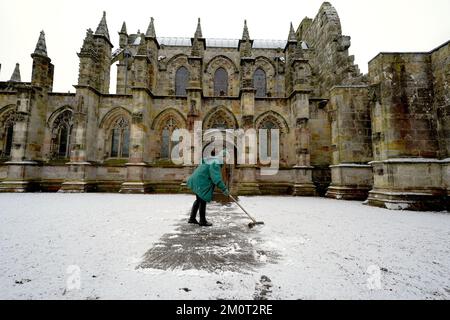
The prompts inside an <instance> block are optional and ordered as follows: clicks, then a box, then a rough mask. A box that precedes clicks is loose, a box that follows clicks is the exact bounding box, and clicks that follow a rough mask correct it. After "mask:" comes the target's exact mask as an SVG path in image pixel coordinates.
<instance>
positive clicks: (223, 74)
mask: <svg viewBox="0 0 450 320" xmlns="http://www.w3.org/2000/svg"><path fill="white" fill-rule="evenodd" d="M214 95H215V96H221V97H223V96H227V95H228V73H227V71H226V70H225V69H224V68H219V69H217V70H216V73H215V74H214Z"/></svg>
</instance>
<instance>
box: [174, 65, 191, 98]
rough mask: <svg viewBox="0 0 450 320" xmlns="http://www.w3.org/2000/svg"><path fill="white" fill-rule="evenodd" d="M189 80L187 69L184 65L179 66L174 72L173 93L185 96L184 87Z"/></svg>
mask: <svg viewBox="0 0 450 320" xmlns="http://www.w3.org/2000/svg"><path fill="white" fill-rule="evenodd" d="M188 81H189V71H188V69H187V68H186V67H180V68H179V69H178V70H177V72H176V74H175V95H177V96H186V88H187V85H188Z"/></svg>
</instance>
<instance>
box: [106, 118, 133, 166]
mask: <svg viewBox="0 0 450 320" xmlns="http://www.w3.org/2000/svg"><path fill="white" fill-rule="evenodd" d="M129 156H130V126H129V124H128V121H127V120H126V119H124V118H123V117H120V118H119V119H118V120H117V121H116V122H115V124H114V126H113V128H112V129H111V152H110V157H111V158H128V157H129Z"/></svg>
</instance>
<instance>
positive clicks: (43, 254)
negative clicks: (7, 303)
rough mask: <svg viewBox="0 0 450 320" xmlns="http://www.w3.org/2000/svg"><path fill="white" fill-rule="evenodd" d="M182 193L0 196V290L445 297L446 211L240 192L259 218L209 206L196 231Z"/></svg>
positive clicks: (449, 250) (449, 285)
mask: <svg viewBox="0 0 450 320" xmlns="http://www.w3.org/2000/svg"><path fill="white" fill-rule="evenodd" d="M193 200H194V198H193V197H192V196H189V195H116V194H0V261H1V264H0V287H1V288H2V290H0V299H266V298H268V299H449V298H450V277H449V270H450V241H449V237H450V215H449V214H448V213H445V212H442V213H429V212H411V211H389V210H385V209H380V208H373V207H368V206H365V205H363V204H362V203H360V202H350V201H337V200H332V199H322V198H294V197H241V199H240V201H241V203H242V205H243V206H244V207H245V208H246V209H247V210H248V211H249V212H250V213H251V214H252V215H254V216H255V217H256V218H257V220H258V221H264V222H265V225H264V226H258V227H256V228H254V229H248V228H247V225H246V224H247V223H248V222H249V221H248V220H247V219H246V217H245V215H244V214H243V213H242V212H241V211H239V208H238V207H237V206H236V205H235V204H232V205H230V204H228V205H221V204H219V203H212V204H209V205H208V217H209V218H210V220H211V222H212V223H214V226H213V228H210V229H202V228H199V227H198V226H193V225H187V224H186V223H185V222H186V219H187V216H188V211H189V209H190V207H191V205H192V202H193ZM191 241H192V242H191ZM159 253H162V255H158V254H159ZM165 253H166V254H165ZM194 253H199V255H198V257H197V258H198V259H201V258H203V259H205V260H200V261H197V260H195V259H194V258H195V256H194ZM148 257H150V260H146V258H148ZM171 257H177V259H175V260H174V259H171ZM219 258H222V259H219ZM198 262H200V265H201V267H200V268H197V269H195V268H191V267H190V266H192V265H195V263H198ZM202 263H204V265H203V264H202ZM152 266H154V267H152ZM158 266H160V267H161V266H162V268H160V269H158V268H157V267H158ZM164 266H167V267H164ZM236 267H238V268H236ZM236 269H238V270H236ZM78 280H79V281H78ZM185 289H188V290H185Z"/></svg>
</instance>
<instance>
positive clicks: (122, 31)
mask: <svg viewBox="0 0 450 320" xmlns="http://www.w3.org/2000/svg"><path fill="white" fill-rule="evenodd" d="M119 34H128V32H127V24H126V23H125V21H124V22H123V24H122V29H120V32H119Z"/></svg>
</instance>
